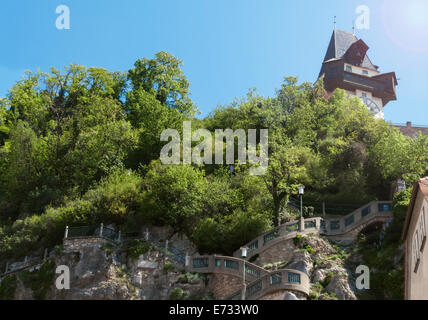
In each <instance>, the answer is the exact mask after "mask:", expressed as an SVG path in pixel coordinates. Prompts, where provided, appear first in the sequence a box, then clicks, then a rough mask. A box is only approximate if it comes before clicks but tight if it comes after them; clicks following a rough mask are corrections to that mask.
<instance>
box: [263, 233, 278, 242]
mask: <svg viewBox="0 0 428 320" xmlns="http://www.w3.org/2000/svg"><path fill="white" fill-rule="evenodd" d="M278 237H279V230H274V231H272V232H269V233H268V234H266V235H265V236H264V237H263V242H264V244H266V243H268V242H269V241H272V240H273V239H275V238H278Z"/></svg>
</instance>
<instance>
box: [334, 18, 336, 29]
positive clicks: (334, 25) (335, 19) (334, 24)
mask: <svg viewBox="0 0 428 320" xmlns="http://www.w3.org/2000/svg"><path fill="white" fill-rule="evenodd" d="M334 30H336V16H334Z"/></svg>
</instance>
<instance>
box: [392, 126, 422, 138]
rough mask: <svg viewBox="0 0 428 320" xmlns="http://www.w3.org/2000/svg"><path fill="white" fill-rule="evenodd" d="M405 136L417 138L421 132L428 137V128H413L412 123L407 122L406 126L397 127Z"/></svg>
mask: <svg viewBox="0 0 428 320" xmlns="http://www.w3.org/2000/svg"><path fill="white" fill-rule="evenodd" d="M395 127H396V128H398V129H399V130H400V131H401V133H402V134H403V135H405V136H408V137H411V138H416V137H417V136H418V134H419V132H420V133H421V134H423V135H428V127H413V126H412V123H411V122H407V123H406V126H398V125H396V126H395Z"/></svg>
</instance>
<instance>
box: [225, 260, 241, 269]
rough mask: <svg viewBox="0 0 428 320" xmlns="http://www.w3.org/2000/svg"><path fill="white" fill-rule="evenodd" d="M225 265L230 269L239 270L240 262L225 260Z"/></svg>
mask: <svg viewBox="0 0 428 320" xmlns="http://www.w3.org/2000/svg"><path fill="white" fill-rule="evenodd" d="M224 266H225V267H226V268H229V269H235V270H239V263H238V262H237V261H233V260H224Z"/></svg>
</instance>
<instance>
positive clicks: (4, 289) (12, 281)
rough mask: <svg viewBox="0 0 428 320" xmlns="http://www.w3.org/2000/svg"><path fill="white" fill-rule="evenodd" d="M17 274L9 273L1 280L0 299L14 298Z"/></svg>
mask: <svg viewBox="0 0 428 320" xmlns="http://www.w3.org/2000/svg"><path fill="white" fill-rule="evenodd" d="M16 287H17V283H16V275H14V274H12V275H8V276H7V277H5V278H4V279H3V280H2V281H1V282H0V300H12V299H13V298H14V296H15V291H16Z"/></svg>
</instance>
